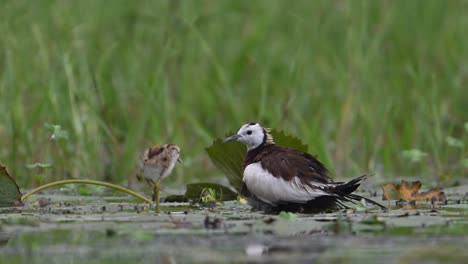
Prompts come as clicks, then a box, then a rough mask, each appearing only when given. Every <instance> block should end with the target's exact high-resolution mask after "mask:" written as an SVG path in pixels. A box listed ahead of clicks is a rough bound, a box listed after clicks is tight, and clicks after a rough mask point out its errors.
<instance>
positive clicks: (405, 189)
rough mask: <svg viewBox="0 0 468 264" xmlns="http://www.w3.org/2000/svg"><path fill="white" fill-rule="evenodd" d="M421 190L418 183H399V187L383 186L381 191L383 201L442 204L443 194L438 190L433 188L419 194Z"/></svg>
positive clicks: (392, 185)
mask: <svg viewBox="0 0 468 264" xmlns="http://www.w3.org/2000/svg"><path fill="white" fill-rule="evenodd" d="M420 188H421V182H420V181H414V182H411V183H410V182H408V181H405V180H402V181H401V185H399V184H397V185H395V184H392V183H389V184H385V185H384V186H383V187H382V189H383V199H384V200H405V201H426V202H432V203H434V202H444V201H445V200H446V198H445V194H444V193H443V192H442V191H441V190H440V189H439V188H437V187H436V188H433V189H430V190H428V191H425V192H419V189H420Z"/></svg>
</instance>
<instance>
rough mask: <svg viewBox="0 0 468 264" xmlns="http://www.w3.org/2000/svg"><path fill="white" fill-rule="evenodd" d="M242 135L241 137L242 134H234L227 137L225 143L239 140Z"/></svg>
mask: <svg viewBox="0 0 468 264" xmlns="http://www.w3.org/2000/svg"><path fill="white" fill-rule="evenodd" d="M240 137H241V136H240V135H234V136H230V137H227V138H225V139H224V140H223V143H226V142H230V141H234V140H238V139H239V138H240Z"/></svg>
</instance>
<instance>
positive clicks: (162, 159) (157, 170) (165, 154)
mask: <svg viewBox="0 0 468 264" xmlns="http://www.w3.org/2000/svg"><path fill="white" fill-rule="evenodd" d="M177 162H182V160H181V159H180V148H179V146H177V145H174V144H166V145H164V146H162V147H161V146H159V145H156V146H153V147H151V148H148V149H146V150H145V152H144V153H143V157H142V160H141V164H140V169H141V174H142V175H143V177H144V178H145V180H146V181H147V182H148V184H149V185H150V186H152V187H153V195H154V199H155V201H156V211H157V212H159V191H160V184H161V180H163V179H165V178H167V177H168V176H169V175H170V174H171V172H172V170H173V169H174V167H175V164H176V163H177Z"/></svg>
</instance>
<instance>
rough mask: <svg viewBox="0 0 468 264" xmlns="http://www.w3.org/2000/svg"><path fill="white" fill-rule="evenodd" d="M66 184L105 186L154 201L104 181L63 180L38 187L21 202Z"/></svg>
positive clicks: (144, 199)
mask: <svg viewBox="0 0 468 264" xmlns="http://www.w3.org/2000/svg"><path fill="white" fill-rule="evenodd" d="M65 184H91V185H101V186H105V187H108V188H111V189H114V190H117V191H121V192H124V193H127V194H129V195H132V196H135V197H137V198H139V199H140V200H143V201H145V202H147V203H150V204H152V203H153V201H151V200H150V199H148V198H146V197H144V196H142V195H140V194H138V193H136V192H134V191H132V190H129V189H127V188H124V187H122V186H118V185H115V184H112V183H108V182H102V181H94V180H63V181H55V182H51V183H47V184H44V185H41V186H39V187H37V188H36V189H34V190H32V191H30V192H29V193H27V194H24V195H23V196H21V201H24V200H26V199H27V198H28V197H29V196H31V195H33V194H35V193H37V192H40V191H42V190H44V189H47V188H51V187H55V186H58V185H65Z"/></svg>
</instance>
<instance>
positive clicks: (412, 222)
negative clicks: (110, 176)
mask: <svg viewBox="0 0 468 264" xmlns="http://www.w3.org/2000/svg"><path fill="white" fill-rule="evenodd" d="M444 191H445V193H446V195H447V199H448V201H447V204H444V205H435V206H432V205H430V204H427V203H418V204H417V207H416V208H415V209H401V208H397V207H394V205H395V202H394V201H393V202H389V201H381V200H380V199H379V196H378V195H377V196H376V197H372V199H375V200H377V201H380V202H382V203H384V204H385V205H387V206H389V207H390V210H388V211H381V210H378V209H375V210H369V209H366V208H365V207H364V206H363V205H362V206H360V205H357V206H356V208H354V209H353V210H342V211H339V212H333V213H323V214H315V215H302V214H280V215H264V214H261V213H258V212H251V211H250V207H249V206H248V205H245V204H242V203H239V202H237V201H229V202H224V203H222V204H218V205H216V204H211V205H209V206H206V207H203V206H200V205H192V204H189V203H163V204H162V205H163V207H162V209H163V212H161V213H155V212H154V211H153V208H150V207H149V206H148V205H147V204H140V203H138V202H137V201H135V200H134V199H133V198H130V197H124V196H118V195H114V194H112V195H108V196H76V195H63V194H61V193H60V192H51V193H45V194H41V195H36V196H34V197H31V198H30V199H29V200H28V203H27V204H26V205H25V206H24V207H22V208H3V209H1V214H0V221H1V225H0V241H1V246H0V262H1V263H114V264H116V263H146V262H152V263H246V262H249V263H275V262H277V263H283V262H287V263H311V262H312V261H313V262H314V263H330V262H331V263H375V262H378V263H423V262H426V261H429V262H430V263H452V262H453V263H463V262H464V263H467V259H468V253H467V251H466V249H467V248H468V215H467V213H468V201H467V199H468V198H467V192H468V185H467V186H460V187H454V188H449V189H446V190H444ZM363 195H366V194H363ZM366 196H367V195H366Z"/></svg>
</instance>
